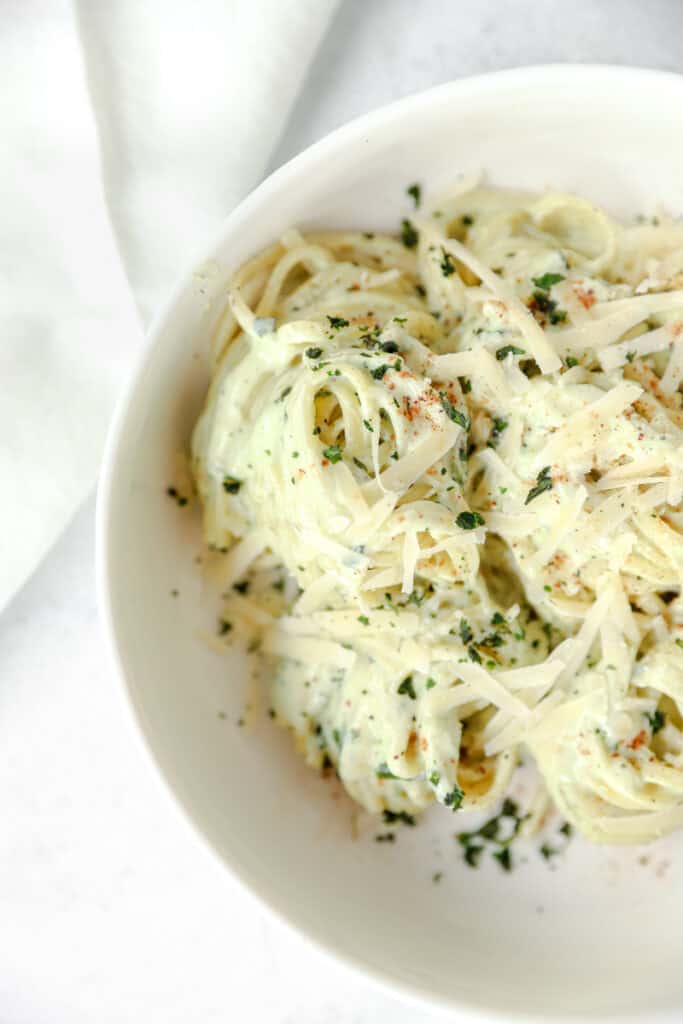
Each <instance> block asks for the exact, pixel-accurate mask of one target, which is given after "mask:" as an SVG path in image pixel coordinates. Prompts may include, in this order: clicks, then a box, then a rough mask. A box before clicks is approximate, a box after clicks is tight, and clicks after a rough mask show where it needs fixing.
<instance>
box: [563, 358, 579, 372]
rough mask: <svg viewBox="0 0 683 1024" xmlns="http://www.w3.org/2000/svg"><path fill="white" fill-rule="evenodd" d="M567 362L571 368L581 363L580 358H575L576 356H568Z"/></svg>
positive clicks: (568, 367)
mask: <svg viewBox="0 0 683 1024" xmlns="http://www.w3.org/2000/svg"><path fill="white" fill-rule="evenodd" d="M565 363H566V364H567V369H568V370H571V369H572V367H574V366H578V365H579V360H578V359H575V358H574V356H567V358H566V359H565Z"/></svg>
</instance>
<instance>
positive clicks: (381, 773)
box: [375, 764, 398, 779]
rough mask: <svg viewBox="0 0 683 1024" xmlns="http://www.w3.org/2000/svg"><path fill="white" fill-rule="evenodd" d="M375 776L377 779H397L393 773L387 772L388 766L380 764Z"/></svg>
mask: <svg viewBox="0 0 683 1024" xmlns="http://www.w3.org/2000/svg"><path fill="white" fill-rule="evenodd" d="M375 775H376V776H377V778H378V779H397V778H398V775H394V773H393V772H390V771H389V766H388V765H387V764H381V765H380V766H379V768H378V769H377V771H376V772H375Z"/></svg>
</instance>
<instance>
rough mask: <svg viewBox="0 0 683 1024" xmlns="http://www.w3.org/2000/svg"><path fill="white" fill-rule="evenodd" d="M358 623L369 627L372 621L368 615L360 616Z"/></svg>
mask: <svg viewBox="0 0 683 1024" xmlns="http://www.w3.org/2000/svg"><path fill="white" fill-rule="evenodd" d="M358 621H359V622H360V624H361V625H362V626H369V625H370V619H369V618H368V617H367V615H359V616H358Z"/></svg>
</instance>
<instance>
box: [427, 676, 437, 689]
mask: <svg viewBox="0 0 683 1024" xmlns="http://www.w3.org/2000/svg"><path fill="white" fill-rule="evenodd" d="M435 686H436V679H432V677H431V676H429V678H428V679H427V682H426V683H425V690H431V689H433V688H434V687H435Z"/></svg>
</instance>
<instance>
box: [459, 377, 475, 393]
mask: <svg viewBox="0 0 683 1024" xmlns="http://www.w3.org/2000/svg"><path fill="white" fill-rule="evenodd" d="M459 379H460V387H461V388H462V393H463V395H469V393H470V391H471V390H472V383H471V381H470V379H469V377H460V378H459Z"/></svg>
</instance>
